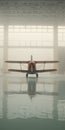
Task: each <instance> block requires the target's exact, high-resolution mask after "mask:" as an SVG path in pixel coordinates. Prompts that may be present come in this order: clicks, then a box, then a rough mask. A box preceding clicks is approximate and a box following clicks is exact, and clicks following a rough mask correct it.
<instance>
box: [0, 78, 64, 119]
mask: <svg viewBox="0 0 65 130" xmlns="http://www.w3.org/2000/svg"><path fill="white" fill-rule="evenodd" d="M1 81H2V80H1ZM62 86H64V87H62ZM61 87H62V90H63V91H62V93H61ZM2 89H3V95H2V94H1V93H0V99H1V100H2V106H1V104H0V111H2V113H0V118H3V119H13V118H22V119H24V118H26V119H27V118H32V117H34V118H39V119H40V118H44V119H45V118H47V119H56V120H59V119H60V120H65V110H64V108H65V97H64V95H65V91H64V90H65V81H64V84H63V82H61V81H58V80H57V79H55V80H54V79H51V78H50V79H48V80H47V79H43V78H36V77H35V78H34V77H30V78H20V77H19V78H18V77H14V78H12V77H7V76H4V77H3V87H2ZM63 92H64V93H63ZM30 99H32V100H30ZM0 103H1V102H0Z"/></svg>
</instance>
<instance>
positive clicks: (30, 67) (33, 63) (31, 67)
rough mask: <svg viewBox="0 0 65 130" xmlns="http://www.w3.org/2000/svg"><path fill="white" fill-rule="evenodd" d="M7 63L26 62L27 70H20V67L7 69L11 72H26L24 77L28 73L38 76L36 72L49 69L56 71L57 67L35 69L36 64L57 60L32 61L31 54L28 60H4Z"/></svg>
mask: <svg viewBox="0 0 65 130" xmlns="http://www.w3.org/2000/svg"><path fill="white" fill-rule="evenodd" d="M5 62H7V63H19V64H22V63H23V64H28V69H27V70H22V68H21V69H20V70H19V69H8V71H13V72H23V73H26V77H28V74H36V77H38V73H42V72H51V71H57V69H36V64H42V63H43V64H44V65H45V64H46V63H57V62H58V61H34V60H33V57H32V55H31V60H29V61H5Z"/></svg>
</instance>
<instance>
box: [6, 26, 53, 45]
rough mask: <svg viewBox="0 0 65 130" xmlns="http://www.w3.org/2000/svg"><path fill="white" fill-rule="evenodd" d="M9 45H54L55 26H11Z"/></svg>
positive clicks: (9, 28)
mask: <svg viewBox="0 0 65 130" xmlns="http://www.w3.org/2000/svg"><path fill="white" fill-rule="evenodd" d="M8 43H9V46H21V47H22V46H26V47H28V46H30V47H39V46H42V47H45V46H53V26H9V27H8Z"/></svg>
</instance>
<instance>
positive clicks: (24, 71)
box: [8, 69, 28, 73]
mask: <svg viewBox="0 0 65 130" xmlns="http://www.w3.org/2000/svg"><path fill="white" fill-rule="evenodd" d="M8 71H13V72H23V73H27V72H28V70H17V69H8Z"/></svg>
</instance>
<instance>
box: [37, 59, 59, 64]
mask: <svg viewBox="0 0 65 130" xmlns="http://www.w3.org/2000/svg"><path fill="white" fill-rule="evenodd" d="M57 62H59V61H51V60H50V61H35V63H40V64H41V63H57Z"/></svg>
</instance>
